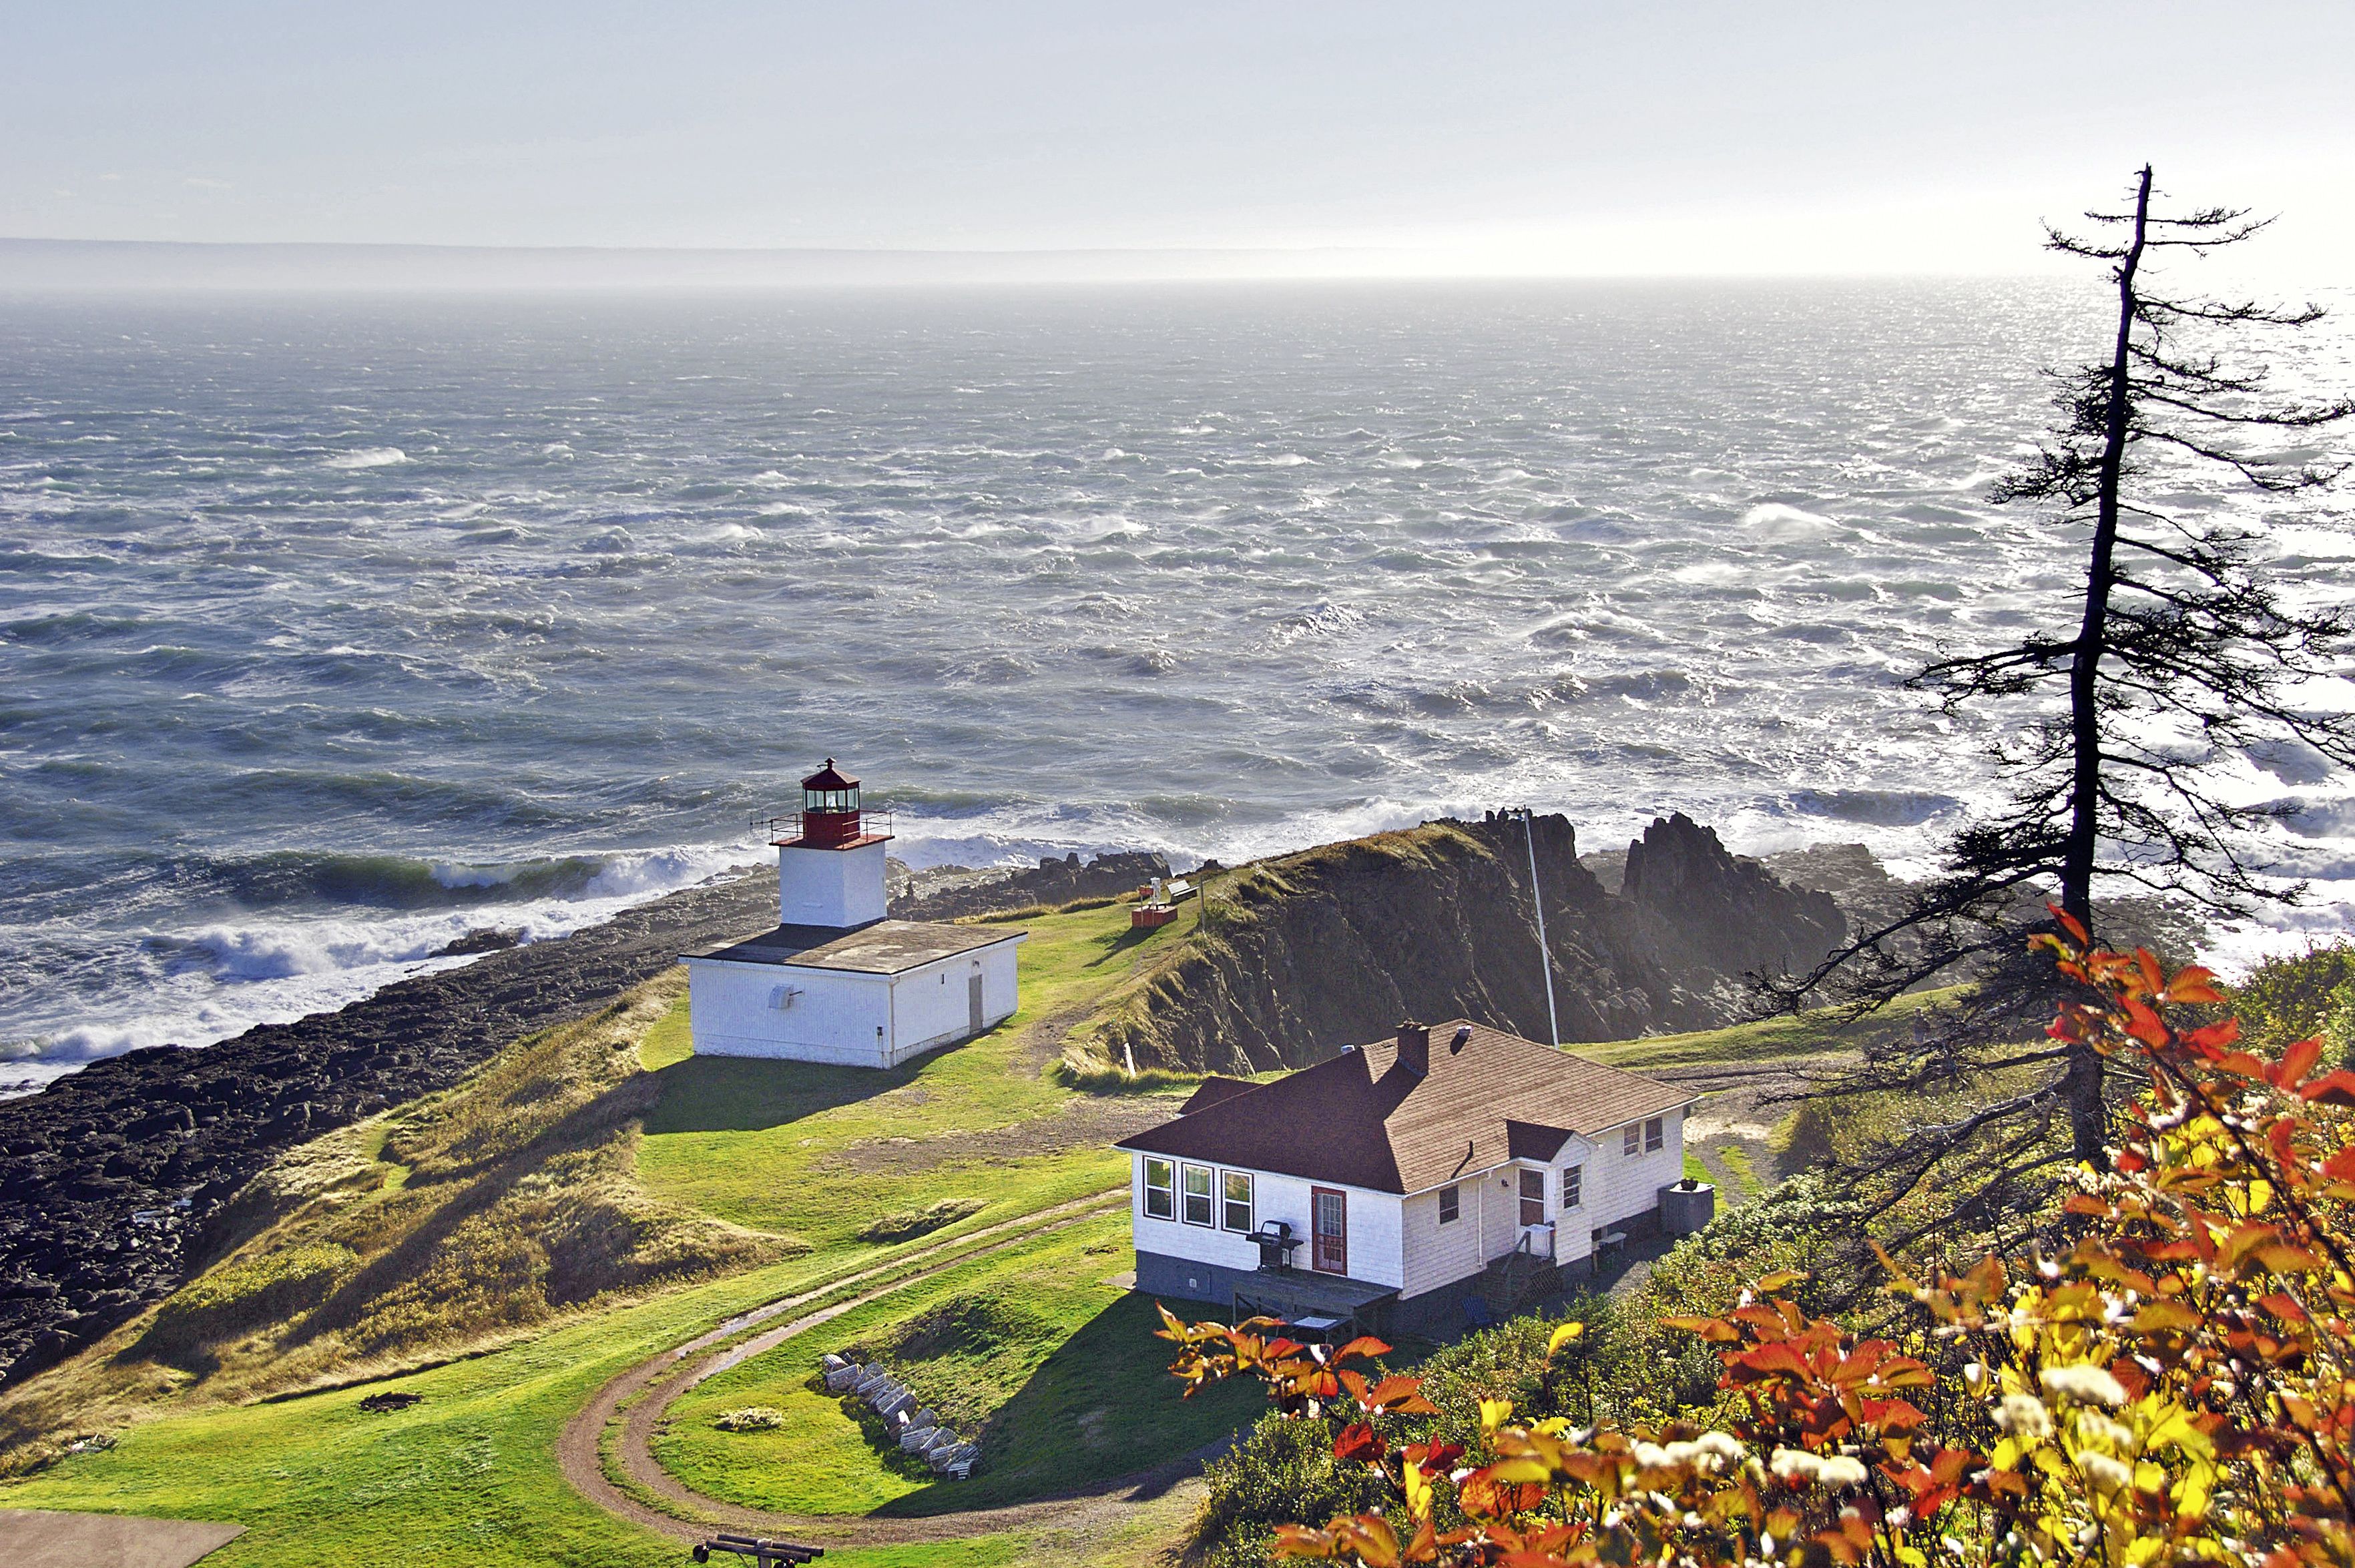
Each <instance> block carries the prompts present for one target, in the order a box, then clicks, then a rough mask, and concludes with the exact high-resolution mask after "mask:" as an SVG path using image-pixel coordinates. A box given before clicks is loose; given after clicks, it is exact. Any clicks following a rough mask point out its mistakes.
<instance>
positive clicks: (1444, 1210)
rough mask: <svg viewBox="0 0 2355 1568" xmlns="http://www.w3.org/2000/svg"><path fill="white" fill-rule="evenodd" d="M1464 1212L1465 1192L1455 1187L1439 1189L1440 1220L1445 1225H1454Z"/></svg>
mask: <svg viewBox="0 0 2355 1568" xmlns="http://www.w3.org/2000/svg"><path fill="white" fill-rule="evenodd" d="M1463 1212H1464V1198H1463V1194H1461V1193H1460V1192H1458V1191H1457V1190H1456V1189H1455V1188H1453V1187H1443V1188H1441V1189H1439V1222H1440V1223H1441V1224H1443V1225H1453V1224H1454V1223H1455V1221H1456V1218H1457V1217H1458V1216H1459V1215H1461V1214H1462V1213H1463Z"/></svg>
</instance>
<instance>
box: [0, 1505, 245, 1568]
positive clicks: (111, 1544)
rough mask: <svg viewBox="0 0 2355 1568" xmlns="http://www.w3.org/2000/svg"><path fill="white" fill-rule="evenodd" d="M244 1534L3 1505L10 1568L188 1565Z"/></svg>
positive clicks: (2, 1543)
mask: <svg viewBox="0 0 2355 1568" xmlns="http://www.w3.org/2000/svg"><path fill="white" fill-rule="evenodd" d="M244 1533H245V1526H243V1525H241V1524H212V1523H208V1522H207V1521H206V1520H195V1519H141V1518H139V1517H138V1516H137V1515H135V1514H112V1513H55V1512H52V1511H50V1510H49V1509H12V1508H0V1563H7V1564H8V1568H188V1564H189V1563H194V1562H196V1561H197V1559H198V1558H201V1557H206V1556H209V1555H210V1554H211V1553H213V1552H217V1551H218V1550H219V1549H220V1548H221V1547H224V1546H226V1545H228V1544H229V1542H230V1541H235V1540H236V1539H237V1538H238V1537H239V1536H240V1535H243V1534H244Z"/></svg>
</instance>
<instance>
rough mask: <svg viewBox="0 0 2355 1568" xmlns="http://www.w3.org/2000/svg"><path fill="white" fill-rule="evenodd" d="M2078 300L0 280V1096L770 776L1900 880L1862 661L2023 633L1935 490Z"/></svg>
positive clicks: (985, 801) (1986, 527) (1238, 848)
mask: <svg viewBox="0 0 2355 1568" xmlns="http://www.w3.org/2000/svg"><path fill="white" fill-rule="evenodd" d="M2101 330H2102V324H2101V318H2100V312H2099V300H2098V298H2097V297H2096V295H2095V294H2094V293H2091V292H2089V291H2088V290H2087V289H2085V288H2083V287H2072V286H2071V285H2069V284H2068V283H2062V282H2019V283H1986V282H1912V283H1772V284H1768V283H1755V284H1744V283H1677V284H1657V285H1636V284H1626V285H1608V284H1592V283H1588V284H1559V285H1533V284H1501V283H1499V284H1484V285H1466V284H1421V285H1410V284H1379V285H1378V284H1362V285H1347V286H1343V285H1324V286H1319V285H1308V284H1301V285H1287V286H1284V287H1251V286H1244V285H1201V286H1194V287H1188V288H1174V287H1173V288H1155V287H1146V286H1124V287H1106V288H1101V289H1095V290H1070V289H1066V290H1045V289H1021V288H1001V289H996V290H987V291H974V292H964V293H956V292H940V293H922V292H889V291H876V292H870V293H835V294H822V293H802V294H792V293H777V294H769V295H763V296H732V297H714V296H650V295H640V296H630V297H611V298H603V297H568V298H538V299H522V298H425V297H411V298H400V299H393V298H386V299H364V298H348V297H343V298H338V297H331V296H320V297H315V298H293V299H289V298H276V299H264V298H244V297H236V296H216V297H210V298H205V297H194V296H191V297H183V298H170V297H98V296H91V297H87V298H81V299H74V298H69V297H64V296H59V297H51V298H47V299H39V298H29V297H19V298H15V299H0V1056H4V1057H5V1061H0V1088H8V1087H15V1088H22V1087H26V1086H30V1085H32V1084H36V1083H40V1082H44V1081H46V1080H48V1078H51V1077H53V1076H55V1075H56V1074H57V1073H59V1072H65V1071H70V1070H71V1068H72V1067H74V1066H75V1065H78V1064H79V1063H80V1062H82V1061H87V1060H89V1059H90V1058H91V1057H92V1056H95V1055H98V1054H102V1053H106V1052H110V1051H119V1050H122V1049H124V1048H127V1047H131V1046H136V1045H142V1044H150V1043H157V1042H162V1041H166V1040H176V1041H181V1042H184V1043H187V1044H201V1043H205V1042H208V1041H211V1040H218V1039H222V1038H225V1037H227V1036H229V1035H230V1034H233V1033H235V1032H237V1031H239V1030H240V1029H244V1028H246V1027H248V1026H249V1025H250V1024H252V1023H254V1022H257V1021H261V1020H265V1019H287V1018H292V1017H295V1016H299V1015H301V1014H303V1013H305V1012H310V1011H315V1010H318V1009H320V1008H329V1007H334V1006H336V1005H340V1004H342V1003H344V1002H346V1001H349V1000H352V999H354V998H356V997H360V996H363V995H366V994H367V993H368V992H369V991H371V990H373V989H375V988H377V987H380V986H382V985H384V984H386V983H388V982H389V981H390V980H392V979H395V978H397V977H400V976H405V975H409V974H412V973H416V972H417V971H419V970H420V969H421V968H423V967H429V966H432V965H437V964H447V963H451V962H455V960H451V959H435V958H432V957H431V956H430V955H432V954H433V952H434V951H435V950H436V949H437V948H439V947H441V946H442V945H443V944H446V943H448V942H450V941H451V940H452V939H453V938H454V937H456V936H458V935H460V934H462V933H464V932H466V931H468V930H470V929H474V928H478V927H483V926H498V927H503V928H509V929H520V930H522V931H524V932H525V933H527V934H528V935H530V936H534V937H544V936H549V935H553V934H557V933H562V932H565V931H568V930H570V929H573V928H575V927H577V926H580V925H581V924H584V923H591V922H593V921H595V920H598V919H600V918H602V917H603V916H605V915H607V914H609V913H611V912H613V911H615V910H617V909H619V908H621V907H623V906H625V905H627V904H630V903H632V902H635V901H643V900H645V899H648V898H652V897H655V896H657V895H659V894H661V893H663V892H665V891H669V890H672V889H675V888H678V887H681V886H684V885H687V884H689V883H693V882H695V881H697V880H700V879H703V878H706V877H709V876H710V875H712V874H713V873H715V872H717V871H719V869H722V868H724V867H727V866H729V865H730V864H732V863H741V862H746V861H751V860H754V859H761V858H762V856H763V855H764V854H765V851H764V850H762V848H760V847H759V844H760V840H759V837H757V836H756V835H755V834H753V833H752V832H751V830H750V828H749V827H748V823H749V820H750V819H751V817H752V816H754V815H755V814H758V813H762V812H765V811H767V810H769V809H771V808H775V807H779V806H783V805H790V804H791V800H792V791H793V785H794V780H795V779H796V778H798V776H799V775H800V774H802V773H805V772H806V771H808V770H809V768H810V767H811V766H812V765H813V764H815V763H817V762H818V761H819V760H820V759H821V758H823V757H826V756H828V755H832V756H836V757H838V758H841V759H842V760H843V762H844V763H845V765H846V766H847V768H849V769H850V770H851V771H854V772H856V773H859V774H861V775H863V776H864V778H865V779H866V781H867V786H868V795H869V798H870V800H871V801H873V802H876V803H879V804H887V805H891V806H893V807H895V808H896V812H897V825H898V834H899V839H898V844H897V850H898V853H899V854H900V856H901V858H903V859H907V860H909V861H910V862H911V863H914V864H918V865H924V864H938V863H948V862H955V863H962V864H966V865H982V864H989V863H995V862H1000V861H1017V860H1028V859H1031V858H1033V857H1035V856H1038V855H1040V854H1046V853H1057V854H1060V853H1062V852H1065V851H1067V850H1071V849H1074V848H1077V849H1083V850H1084V849H1095V848H1121V847H1149V848H1162V849H1166V850H1167V851H1168V852H1170V853H1171V854H1172V855H1173V856H1175V857H1177V858H1179V859H1181V860H1186V859H1193V858H1198V857H1204V856H1212V855H1215V856H1218V857H1220V858H1222V859H1229V860H1232V859H1237V858H1241V857H1246V856H1250V855H1252V854H1255V853H1259V852H1263V851H1268V850H1273V849H1277V848H1287V847H1292V846H1296V845H1301V844H1306V843H1311V842H1316V841H1319V840H1323V839H1329V838H1334V837H1345V836H1348V835H1354V834H1359V833H1363V832H1367V831H1370V830H1373V829H1377V828H1380V827H1390V826H1396V825H1402V824H1407V823H1412V822H1414V821H1417V820H1420V819H1422V818H1423V817H1426V816H1433V815H1435V814H1440V813H1465V812H1474V813H1476V812H1477V811H1478V810H1480V809H1482V808H1484V807H1487V806H1493V805H1508V804H1509V805H1518V804H1521V803H1529V804H1531V805H1537V806H1539V807H1540V808H1550V809H1561V810H1566V811H1567V812H1568V813H1569V814H1570V815H1571V816H1572V819H1573V821H1574V822H1575V823H1576V824H1577V825H1578V827H1579V830H1580V832H1581V833H1582V835H1583V837H1582V843H1584V844H1586V845H1590V846H1608V845H1612V844H1614V843H1616V842H1621V841H1624V840H1625V838H1626V837H1628V836H1630V835H1631V834H1633V833H1635V832H1636V831H1638V830H1640V828H1641V827H1642V825H1643V824H1644V822H1645V821H1646V820H1647V819H1648V818H1649V817H1650V816H1653V815H1654V814H1656V813H1658V812H1662V811H1666V810H1668V809H1672V808H1677V809H1683V810H1686V811H1688V812H1690V813H1691V814H1693V815H1694V816H1698V817H1700V819H1702V820H1703V821H1706V822H1710V823H1712V824H1714V825H1715V826H1717V827H1719V829H1720V830H1721V832H1722V833H1723V834H1724V836H1725V837H1726V838H1727V839H1728V841H1729V842H1730V843H1732V845H1733V846H1734V847H1735V848H1742V849H1751V850H1764V849H1771V848H1784V847H1788V846H1792V845H1796V844H1801V843H1806V842H1811V841H1818V840H1828V839H1831V840H1862V841H1864V842H1867V843H1869V844H1870V845H1871V846H1872V847H1873V848H1875V849H1877V850H1878V851H1880V852H1881V854H1882V855H1883V856H1884V857H1886V858H1888V859H1891V860H1892V861H1894V862H1895V863H1896V864H1897V865H1898V866H1899V867H1900V868H1901V869H1903V868H1908V867H1912V866H1916V865H1918V864H1919V863H1920V861H1921V858H1922V856H1923V853H1924V852H1925V850H1926V848H1927V847H1928V845H1929V844H1930V842H1931V839H1932V837H1933V836H1934V835H1935V834H1936V833H1937V832H1938V831H1939V830H1940V829H1942V828H1943V827H1947V826H1949V825H1951V824H1952V823H1953V822H1954V821H1955V817H1956V815H1957V813H1959V812H1962V811H1964V810H1966V808H1967V807H1968V805H1970V803H1971V802H1973V801H1974V800H1975V799H1982V798H1985V797H1986V795H1987V792H1988V791H1989V790H1990V788H1991V787H1993V784H1992V780H1991V776H1990V773H1989V770H1988V767H1987V764H1986V763H1984V762H1983V761H1982V760H1981V758H1980V755H1979V752H1978V746H1979V744H1980V742H1981V741H1984V740H1985V739H1986V736H1985V735H1984V734H1983V733H1979V732H1975V731H1972V730H1971V729H1970V728H1969V727H1968V726H1967V725H1949V724H1948V723H1946V722H1945V721H1943V720H1939V719H1937V718H1936V717H1935V716H1934V714H1933V713H1931V712H1930V711H1929V710H1928V709H1927V708H1926V707H1925V705H1924V704H1923V700H1922V699H1919V698H1918V697H1915V696H1913V695H1912V694H1909V693H1908V692H1906V691H1905V690H1903V689H1902V687H1901V684H1900V682H1901V680H1902V677H1903V676H1904V675H1905V674H1906V673H1907V672H1908V671H1909V670H1911V669H1913V667H1915V666H1917V665H1918V664H1920V663H1921V662H1922V661H1923V660H1924V659H1925V658H1927V657H1930V656H1933V655H1934V654H1935V653H1936V652H1938V651H1939V650H1940V648H1941V647H1942V646H1945V645H1953V646H1968V645H1973V644H1974V643H1977V642H1978V641H1981V640H1984V639H1988V638H1993V637H1998V636H2001V635H2006V634H2007V633H2009V632H2011V631H2014V630H2016V629H2017V628H2018V627H2019V625H2020V624H2023V621H2024V620H2026V619H2031V618H2038V617H2042V618H2047V619H2050V618H2052V617H2054V616H2056V615H2058V614H2061V613H2062V612H2063V611H2064V610H2065V603H2066V600H2067V597H2068V594H2069V592H2070V591H2071V587H2072V578H2073V571H2075V570H2076V566H2077V551H2078V549H2080V548H2081V547H2080V544H2079V542H2078V541H2077V540H2076V539H2074V538H2073V536H2069V535H2066V534H2063V533H2061V532H2058V531H2056V530H2054V529H2053V528H2051V527H2049V526H2048V525H2047V524H2046V523H2045V522H2044V521H2043V520H2042V519H2041V518H2039V517H2036V516H2034V515H2032V514H2030V513H2027V512H2023V511H2018V510H2014V509H2001V510H1998V509H1996V508H1993V507H1989V506H1988V505H1987V491H1988V487H1989V485H1990V484H1991V482H1992V481H1993V480H1994V479H1995V478H1996V476H1997V475H1998V474H2000V473H2001V472H2002V471H2003V470H2004V469H2005V467H2006V466H2007V465H2008V464H2009V463H2010V462H2011V461H2012V460H2013V459H2014V458H2015V457H2016V455H2017V454H2018V453H2019V451H2020V450H2021V447H2022V444H2023V443H2024V442H2026V441H2027V440H2028V439H2029V438H2030V437H2031V436H2032V435H2033V434H2034V433H2035V432H2037V430H2038V429H2039V428H2040V427H2041V425H2042V424H2043V423H2044V422H2045V421H2046V418H2047V414H2048V409H2047V406H2046V400H2047V398H2048V396H2049V387H2048V386H2047V384H2046V383H2045V382H2044V381H2043V380H2042V379H2041V378H2040V375H2039V371H2040V368H2041V367H2042V366H2044V365H2046V364H2048V363H2053V362H2062V361H2068V360H2073V359H2076V358H2080V357H2084V356H2086V355H2087V354H2088V353H2089V352H2090V351H2092V350H2094V349H2095V348H2097V347H2098V345H2099V340H2100V334H2101ZM2333 331H2334V332H2336V333H2337V336H2331V337H2328V338H2326V339H2324V340H2322V341H2321V343H2320V345H2319V347H2318V349H2317V351H2316V355H2315V357H2314V358H2313V359H2312V360H2311V361H2310V362H2309V363H2307V364H2305V365H2303V366H2302V367H2301V373H2310V374H2314V375H2319V376H2324V377H2326V378H2339V379H2343V378H2344V376H2345V374H2346V372H2347V371H2348V369H2349V367H2350V363H2355V356H2350V353H2349V351H2348V346H2349V344H2350V341H2355V340H2350V337H2349V336H2347V334H2346V332H2345V330H2344V328H2343V327H2339V328H2334V329H2333ZM2176 498H2177V499H2178V500H2179V501H2180V502H2181V503H2182V504H2183V505H2186V506H2190V507H2218V506H2237V507H2243V508H2246V507H2248V506H2249V503H2247V502H2245V501H2227V500H2220V499H2217V498H2215V497H2213V496H2206V495H2203V494H2198V493H2193V492H2190V491H2189V490H2187V491H2185V492H2184V493H2182V494H2181V495H2179V496H2177V497H2176ZM2334 507H2336V508H2337V509H2336V510H2335V511H2334V509H2333V508H2334ZM2251 515H2252V517H2256V516H2259V514H2257V513H2255V512H2254V511H2253V512H2252V513H2251ZM2263 517H2264V521H2266V522H2267V523H2268V524H2269V526H2270V529H2271V532H2270V535H2269V537H2270V539H2271V541H2272V542H2271V545H2270V547H2269V548H2271V549H2274V550H2275V553H2276V555H2277V557H2278V560H2277V562H2276V566H2277V570H2278V571H2280V572H2281V573H2282V574H2283V575H2284V577H2285V580H2295V581H2297V582H2299V583H2301V584H2303V586H2302V587H2301V589H2300V592H2313V593H2328V594H2339V595H2344V594H2345V593H2346V592H2349V591H2350V587H2355V534H2350V532H2348V531H2344V530H2343V529H2342V528H2340V527H2339V525H2340V524H2343V523H2344V522H2346V520H2347V517H2348V514H2347V511H2346V502H2345V500H2344V499H2343V498H2342V499H2341V500H2339V501H2338V502H2335V503H2326V504H2323V505H2320V506H2318V507H2307V508H2300V509H2295V510H2285V509H2280V508H2276V509H2275V510H2274V511H2271V512H2268V513H2264V514H2263ZM2220 765H2222V767H2223V768H2224V769H2225V770H2226V771H2227V772H2228V773H2232V775H2233V776H2234V778H2235V779H2236V780H2237V781H2238V785H2237V787H2240V788H2242V789H2243V792H2244V793H2245V794H2247V795H2250V796H2251V797H2252V798H2264V799H2280V800H2285V801H2291V802H2294V803H2297V804H2300V805H2304V806H2305V807H2306V808H2307V809H2306V810H2305V811H2304V812H2303V814H2302V815H2300V816H2296V817H2293V818H2291V819H2289V820H2288V821H2287V822H2286V824H2285V825H2284V826H2282V827H2280V828H2279V829H2278V830H2276V831H2275V832H2274V834H2273V837H2272V840H2271V842H2270V844H2269V846H2268V853H2269V854H2271V855H2272V856H2273V857H2274V858H2275V863H2276V864H2277V865H2278V866H2279V867H2280V868H2281V869H2283V871H2284V872H2285V873H2286V874H2295V875H2302V876H2307V877H2310V878H2313V879H2316V884H2317V892H2318V898H2317V901H2316V902H2315V903H2314V904H2313V905H2312V906H2310V907H2309V908H2308V909H2307V911H2305V912H2302V913H2298V914H2295V915H2292V916H2289V917H2286V920H2285V922H2284V923H2283V926H2282V928H2281V929H2279V930H2277V931H2275V933H2272V934H2271V936H2270V938H2266V937H2264V935H2263V933H2260V934H2259V935H2258V936H2246V935H2244V936H2243V938H2240V939H2239V940H2241V941H2243V943H2244V944H2246V943H2250V942H2254V941H2258V940H2265V939H2269V940H2274V941H2280V940H2284V939H2289V940H2295V939H2296V938H2297V937H2298V936H2299V935H2301V934H2304V933H2335V932H2339V931H2343V930H2345V929H2347V928H2348V926H2349V924H2350V914H2355V805H2350V799H2349V795H2348V793H2347V792H2346V791H2345V790H2344V789H2343V788H2340V787H2339V786H2337V785H2335V784H2332V783H2331V782H2330V781H2329V780H2328V779H2327V778H2326V777H2325V776H2324V775H2322V774H2321V773H2318V772H2316V771H2315V770H2313V769H2311V768H2310V767H2307V766H2305V765H2303V764H2301V763H2299V762H2298V760H2297V759H2295V758H2288V759H2284V758H2272V759H2267V760H2264V761H2250V760H2247V759H2236V758H2225V759H2221V763H2220Z"/></svg>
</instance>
